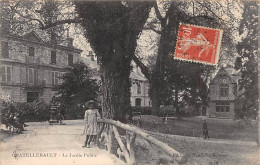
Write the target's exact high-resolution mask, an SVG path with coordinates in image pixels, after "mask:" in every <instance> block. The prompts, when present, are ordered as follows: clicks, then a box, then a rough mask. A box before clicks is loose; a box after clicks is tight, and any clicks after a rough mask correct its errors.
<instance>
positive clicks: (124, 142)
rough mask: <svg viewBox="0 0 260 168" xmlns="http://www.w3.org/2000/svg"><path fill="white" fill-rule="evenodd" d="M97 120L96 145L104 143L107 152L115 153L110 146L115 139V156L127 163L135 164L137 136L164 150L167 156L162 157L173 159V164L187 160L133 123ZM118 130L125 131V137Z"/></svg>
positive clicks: (168, 159)
mask: <svg viewBox="0 0 260 168" xmlns="http://www.w3.org/2000/svg"><path fill="white" fill-rule="evenodd" d="M98 122H99V123H100V124H101V129H100V131H99V133H98V136H97V144H98V146H101V144H104V145H105V148H106V149H107V150H108V152H109V153H111V154H115V153H114V152H113V151H112V148H113V145H114V144H115V140H116V141H117V143H118V146H119V147H118V148H117V150H116V153H117V156H118V157H119V158H120V159H122V160H124V161H125V162H126V163H127V164H136V158H135V140H136V137H137V136H140V137H142V138H143V139H145V140H146V141H148V143H149V144H151V145H154V146H156V147H157V148H159V149H161V150H162V151H164V152H165V153H166V154H167V155H168V156H169V157H167V158H163V159H164V160H165V159H166V160H167V161H168V162H169V163H172V162H173V161H174V163H175V164H176V163H177V164H184V163H185V162H186V161H187V159H186V157H185V156H184V155H182V154H181V153H179V152H178V151H176V150H175V149H173V148H171V147H170V146H168V145H167V144H165V143H163V142H161V141H159V140H157V139H155V138H153V137H152V135H150V134H148V133H146V132H144V131H143V130H142V129H140V128H138V127H136V126H134V125H129V124H123V123H121V122H119V121H114V120H111V119H99V120H98ZM119 132H125V139H122V136H121V135H120V134H119ZM158 159H162V158H158Z"/></svg>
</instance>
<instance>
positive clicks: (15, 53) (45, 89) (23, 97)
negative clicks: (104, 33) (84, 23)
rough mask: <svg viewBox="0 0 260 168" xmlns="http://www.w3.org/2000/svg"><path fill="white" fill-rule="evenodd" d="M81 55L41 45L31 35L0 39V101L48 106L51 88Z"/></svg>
mask: <svg viewBox="0 0 260 168" xmlns="http://www.w3.org/2000/svg"><path fill="white" fill-rule="evenodd" d="M81 52H82V51H81V50H79V49H76V48H74V47H73V40H72V39H69V41H68V43H67V46H65V45H64V46H63V45H59V44H57V43H53V42H45V41H43V40H42V39H41V38H40V37H39V36H38V35H37V34H36V33H35V32H30V33H28V34H26V35H24V36H17V35H1V92H0V93H1V98H2V99H4V100H6V99H7V100H10V99H11V100H13V101H15V102H32V101H34V100H36V99H43V100H44V101H45V102H47V103H48V102H50V100H51V98H52V96H53V95H54V94H55V92H54V91H53V87H54V86H55V85H58V84H59V83H61V82H62V80H61V79H60V77H61V76H62V75H63V74H64V73H66V69H65V68H68V67H71V66H72V65H73V63H75V62H76V61H78V60H79V57H80V53H81Z"/></svg>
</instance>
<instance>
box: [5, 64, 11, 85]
mask: <svg viewBox="0 0 260 168" xmlns="http://www.w3.org/2000/svg"><path fill="white" fill-rule="evenodd" d="M6 68H7V70H6V71H7V72H6V81H7V82H11V67H6Z"/></svg>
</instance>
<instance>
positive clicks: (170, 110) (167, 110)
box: [158, 106, 175, 117]
mask: <svg viewBox="0 0 260 168" xmlns="http://www.w3.org/2000/svg"><path fill="white" fill-rule="evenodd" d="M174 114H175V108H174V107H173V106H164V107H160V112H159V113H158V116H159V117H166V116H174Z"/></svg>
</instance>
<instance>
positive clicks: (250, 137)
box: [136, 115, 259, 165]
mask: <svg viewBox="0 0 260 168" xmlns="http://www.w3.org/2000/svg"><path fill="white" fill-rule="evenodd" d="M142 119H143V124H142V127H143V129H145V130H148V131H151V132H150V133H152V135H153V136H154V137H155V138H156V139H158V140H160V141H162V142H164V143H167V144H168V145H169V146H170V147H172V148H173V149H175V150H177V151H179V152H181V153H182V154H184V155H185V156H187V157H188V162H187V163H186V164H195V165H196V164H223V165H226V164H228V165H229V164H259V157H258V154H259V153H258V152H259V151H258V146H257V145H258V144H257V143H258V142H257V136H258V127H257V126H258V125H257V123H256V122H255V121H252V122H251V126H249V125H247V126H244V125H243V124H241V123H240V124H238V121H233V120H227V119H213V118H209V119H207V120H206V121H207V123H208V128H209V135H210V137H211V138H210V139H209V140H208V139H207V140H204V139H203V138H202V137H201V138H200V136H201V134H200V133H199V132H198V133H197V134H196V133H195V134H194V132H196V131H194V130H200V129H201V127H202V119H201V118H198V117H193V118H183V119H181V120H177V119H174V120H171V121H168V123H167V124H165V123H164V122H163V120H162V119H161V118H159V117H155V116H147V115H143V116H142ZM153 132H154V133H153ZM137 142H138V143H137V144H136V145H137V155H138V157H137V160H138V164H158V163H157V162H156V161H157V160H158V157H160V156H161V155H163V153H164V152H162V151H160V150H158V148H156V147H152V146H151V144H149V143H147V142H146V141H145V140H142V139H139V141H138V140H137Z"/></svg>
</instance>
